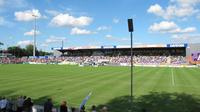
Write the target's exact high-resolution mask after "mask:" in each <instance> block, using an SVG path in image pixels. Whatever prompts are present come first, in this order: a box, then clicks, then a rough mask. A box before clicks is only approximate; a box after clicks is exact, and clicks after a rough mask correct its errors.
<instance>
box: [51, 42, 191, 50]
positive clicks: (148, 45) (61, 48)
mask: <svg viewBox="0 0 200 112" xmlns="http://www.w3.org/2000/svg"><path fill="white" fill-rule="evenodd" d="M187 46H188V44H187V43H184V44H139V45H133V48H165V47H166V48H170V47H187ZM130 47H131V46H130V45H118V46H116V45H110V46H84V47H54V48H52V50H79V49H114V48H130Z"/></svg>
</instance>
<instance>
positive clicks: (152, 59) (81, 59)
mask: <svg viewBox="0 0 200 112" xmlns="http://www.w3.org/2000/svg"><path fill="white" fill-rule="evenodd" d="M130 60H131V57H130V56H113V57H112V56H73V57H72V56H71V57H48V58H27V57H22V58H0V63H4V64H10V63H30V62H34V63H47V64H50V63H61V62H63V61H68V62H75V63H77V64H80V63H86V62H94V63H100V62H102V61H104V62H105V61H106V62H108V63H110V64H120V63H127V64H130ZM133 63H134V64H187V61H186V57H184V56H133Z"/></svg>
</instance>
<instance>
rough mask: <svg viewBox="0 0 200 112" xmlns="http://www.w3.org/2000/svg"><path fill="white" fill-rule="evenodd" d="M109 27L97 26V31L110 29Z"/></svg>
mask: <svg viewBox="0 0 200 112" xmlns="http://www.w3.org/2000/svg"><path fill="white" fill-rule="evenodd" d="M110 29H111V27H109V26H99V27H98V28H97V30H98V31H103V30H110Z"/></svg>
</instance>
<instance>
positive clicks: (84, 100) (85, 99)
mask: <svg viewBox="0 0 200 112" xmlns="http://www.w3.org/2000/svg"><path fill="white" fill-rule="evenodd" d="M91 95H92V92H90V93H89V94H88V95H87V96H86V97H85V98H84V99H83V101H82V103H81V105H80V107H79V109H80V110H81V107H82V106H84V105H85V104H86V102H87V101H88V100H89V98H90V96H91Z"/></svg>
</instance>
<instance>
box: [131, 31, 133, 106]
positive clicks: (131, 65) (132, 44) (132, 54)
mask: <svg viewBox="0 0 200 112" xmlns="http://www.w3.org/2000/svg"><path fill="white" fill-rule="evenodd" d="M131 104H133V35H132V32H131Z"/></svg>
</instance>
